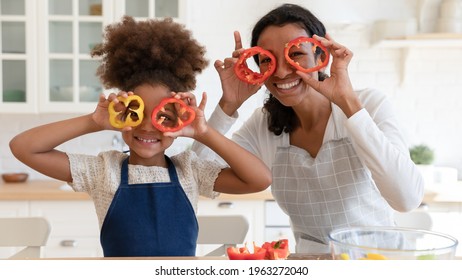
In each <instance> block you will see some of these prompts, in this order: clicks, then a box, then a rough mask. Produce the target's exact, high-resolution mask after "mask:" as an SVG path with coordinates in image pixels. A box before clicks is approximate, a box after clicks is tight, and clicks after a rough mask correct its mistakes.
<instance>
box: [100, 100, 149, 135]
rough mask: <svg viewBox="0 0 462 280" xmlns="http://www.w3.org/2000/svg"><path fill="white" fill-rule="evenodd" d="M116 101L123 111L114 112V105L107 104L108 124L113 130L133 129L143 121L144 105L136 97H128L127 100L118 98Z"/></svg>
mask: <svg viewBox="0 0 462 280" xmlns="http://www.w3.org/2000/svg"><path fill="white" fill-rule="evenodd" d="M117 99H118V100H119V101H120V102H121V103H122V104H123V105H124V106H125V110H122V111H116V108H115V103H114V102H111V103H109V107H108V112H109V122H110V123H111V125H112V126H113V127H115V128H124V127H128V126H131V127H135V126H137V125H139V124H141V122H142V121H143V116H144V115H143V114H144V113H143V111H144V103H143V99H141V97H139V96H138V95H129V96H127V98H124V97H122V96H118V97H117Z"/></svg>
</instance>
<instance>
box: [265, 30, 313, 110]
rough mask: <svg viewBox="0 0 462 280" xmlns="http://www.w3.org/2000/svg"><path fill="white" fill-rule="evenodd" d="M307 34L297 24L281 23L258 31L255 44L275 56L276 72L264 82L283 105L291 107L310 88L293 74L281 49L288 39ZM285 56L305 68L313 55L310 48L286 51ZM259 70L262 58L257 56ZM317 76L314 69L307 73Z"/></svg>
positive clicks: (292, 68)
mask: <svg viewBox="0 0 462 280" xmlns="http://www.w3.org/2000/svg"><path fill="white" fill-rule="evenodd" d="M301 36H303V37H309V35H308V34H307V32H306V31H305V30H304V29H303V28H301V27H300V26H299V25H297V24H286V25H284V26H274V25H271V26H268V27H266V28H265V29H264V30H263V32H262V33H261V34H260V38H259V39H258V43H257V44H258V46H260V47H262V48H263V49H266V50H268V51H270V52H271V53H272V54H273V55H274V56H275V57H276V64H277V66H276V71H275V72H274V73H273V75H272V76H270V77H269V78H268V79H267V80H266V82H265V86H266V88H267V89H268V90H269V91H270V92H271V93H272V94H273V96H274V97H276V98H277V99H278V100H279V101H280V102H281V103H282V104H283V105H285V106H295V105H297V104H299V103H300V101H301V100H303V99H304V98H306V96H307V95H308V94H309V92H310V91H311V90H312V89H311V88H310V87H308V86H307V85H306V84H305V83H303V81H302V79H301V78H300V77H299V76H298V75H297V74H296V73H295V72H296V69H295V68H294V67H293V66H292V65H290V64H289V63H288V62H287V60H286V59H285V56H284V49H285V46H286V44H287V43H288V42H290V41H292V40H293V39H295V38H297V37H301ZM289 56H290V57H291V58H292V59H293V60H294V61H297V62H298V63H299V64H300V65H303V66H305V67H308V65H314V61H315V59H314V55H313V53H312V52H310V51H304V50H303V49H301V50H299V51H297V52H296V51H295V50H294V51H292V50H291V51H290V52H289ZM259 61H260V69H261V70H264V68H265V63H267V62H265V57H260V58H259ZM311 75H312V76H313V78H315V79H317V76H318V74H317V72H313V73H312V74H311Z"/></svg>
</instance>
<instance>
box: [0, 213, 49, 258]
mask: <svg viewBox="0 0 462 280" xmlns="http://www.w3.org/2000/svg"><path fill="white" fill-rule="evenodd" d="M50 230H51V226H50V224H49V223H48V221H47V220H46V219H45V218H42V217H31V218H27V217H21V218H0V247H25V248H22V249H21V250H20V251H17V252H16V253H15V254H13V255H12V256H10V257H8V259H37V258H40V251H41V247H42V246H45V245H46V243H47V241H48V237H49V235H50Z"/></svg>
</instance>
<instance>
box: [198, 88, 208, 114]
mask: <svg viewBox="0 0 462 280" xmlns="http://www.w3.org/2000/svg"><path fill="white" fill-rule="evenodd" d="M206 104H207V93H206V92H205V91H204V92H203V93H202V99H201V103H200V104H199V109H200V110H201V111H204V110H205V105H206Z"/></svg>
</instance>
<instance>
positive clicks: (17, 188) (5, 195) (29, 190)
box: [0, 180, 273, 201]
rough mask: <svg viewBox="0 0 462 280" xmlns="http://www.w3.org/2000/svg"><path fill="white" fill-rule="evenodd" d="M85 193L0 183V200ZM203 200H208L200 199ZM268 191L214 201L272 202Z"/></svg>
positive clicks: (58, 184) (55, 184)
mask: <svg viewBox="0 0 462 280" xmlns="http://www.w3.org/2000/svg"><path fill="white" fill-rule="evenodd" d="M89 199H90V197H89V196H88V194H86V193H82V192H74V191H73V190H72V189H71V188H70V187H69V186H68V185H67V184H66V183H65V182H62V181H56V180H29V181H26V182H24V183H5V182H0V201H1V200H89ZM200 199H203V200H210V199H209V198H204V197H201V198H200ZM272 199H273V196H272V195H271V191H270V190H266V191H263V192H259V193H252V194H245V195H242V194H240V195H231V194H221V195H220V196H219V197H218V198H216V199H215V200H272Z"/></svg>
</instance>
